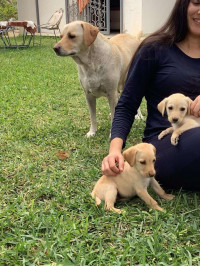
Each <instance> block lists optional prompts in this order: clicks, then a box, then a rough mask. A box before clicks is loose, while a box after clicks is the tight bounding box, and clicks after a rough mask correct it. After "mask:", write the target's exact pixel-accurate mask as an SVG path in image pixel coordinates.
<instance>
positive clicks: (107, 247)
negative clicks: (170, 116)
mask: <svg viewBox="0 0 200 266" xmlns="http://www.w3.org/2000/svg"><path fill="white" fill-rule="evenodd" d="M54 43H55V41H54V39H53V38H44V39H43V40H42V46H41V47H31V48H28V49H7V50H5V49H1V50H0V62H1V67H0V77H1V83H0V108H1V112H0V142H1V143H0V144H1V146H0V147H1V153H0V182H1V186H0V265H200V247H199V243H200V230H199V229H200V221H199V211H200V208H199V203H200V195H199V193H198V194H197V193H192V192H185V191H170V192H172V193H174V194H175V195H176V197H175V199H174V200H173V201H171V202H166V201H164V200H161V199H159V197H158V196H157V195H155V194H154V193H153V192H152V191H151V192H150V193H151V194H152V195H153V197H154V198H155V199H156V200H157V201H158V202H159V204H160V205H161V206H162V207H163V208H165V209H166V210H167V212H166V213H161V212H159V211H154V210H151V209H149V208H148V207H147V206H146V205H145V204H144V203H143V202H142V201H141V200H140V199H139V198H134V199H132V200H129V201H127V202H120V203H118V204H117V207H119V208H122V209H124V210H125V211H126V212H125V213H124V214H123V215H118V214H116V213H109V212H105V211H104V208H103V205H102V206H100V207H99V208H97V207H96V206H95V204H94V201H93V200H92V199H91V197H90V192H91V190H92V187H93V185H94V182H95V181H96V180H97V179H98V178H99V177H100V176H101V161H102V159H103V158H104V156H105V155H106V154H107V152H108V147H109V131H110V111H109V107H108V102H107V100H106V99H105V98H100V99H98V102H97V118H98V132H97V135H96V136H95V137H94V138H90V139H87V138H86V137H85V134H86V133H87V131H88V130H89V124H90V121H89V111H88V108H87V105H86V101H85V97H84V93H83V90H82V89H81V86H80V84H79V81H78V76H77V69H76V65H75V63H74V62H73V60H72V59H71V58H60V57H57V56H56V55H55V54H54V52H53V49H52V47H53V45H54ZM142 112H143V114H144V115H146V110H145V102H143V104H142ZM144 125H145V122H144V121H143V120H137V121H136V122H135V124H134V127H133V129H132V131H131V133H130V135H129V138H128V141H127V147H129V146H131V145H133V144H136V143H138V142H140V141H141V139H142V132H143V129H144ZM60 150H62V151H66V152H67V153H68V154H69V158H68V159H66V160H60V159H59V158H58V156H57V153H58V151H60Z"/></svg>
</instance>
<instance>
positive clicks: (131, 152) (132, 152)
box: [123, 147, 138, 167]
mask: <svg viewBox="0 0 200 266" xmlns="http://www.w3.org/2000/svg"><path fill="white" fill-rule="evenodd" d="M137 151H138V150H137V149H136V148H135V147H130V148H129V149H127V150H125V151H124V152H123V156H124V159H125V160H126V161H127V162H128V163H129V164H130V166H131V167H133V166H134V164H135V157H136V153H137Z"/></svg>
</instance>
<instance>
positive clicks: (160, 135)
mask: <svg viewBox="0 0 200 266" xmlns="http://www.w3.org/2000/svg"><path fill="white" fill-rule="evenodd" d="M164 136H165V134H164V133H163V132H161V133H160V134H159V135H158V139H159V140H161V139H162V138H164Z"/></svg>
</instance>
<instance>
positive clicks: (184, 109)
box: [158, 93, 200, 145]
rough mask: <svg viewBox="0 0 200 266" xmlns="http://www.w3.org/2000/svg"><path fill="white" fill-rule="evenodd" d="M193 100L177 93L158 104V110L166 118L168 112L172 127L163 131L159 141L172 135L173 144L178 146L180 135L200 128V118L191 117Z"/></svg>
mask: <svg viewBox="0 0 200 266" xmlns="http://www.w3.org/2000/svg"><path fill="white" fill-rule="evenodd" d="M191 103H192V100H191V99H190V98H189V97H186V96H185V95H183V94H181V93H175V94H172V95H170V96H169V97H167V98H165V99H164V100H162V101H161V102H160V103H159V104H158V110H159V111H160V112H161V114H162V116H164V113H165V110H166V112H167V116H168V120H169V122H170V123H171V125H172V126H171V127H169V128H167V129H165V130H163V131H162V132H161V133H160V134H159V135H158V139H162V138H163V137H164V136H166V135H168V134H170V133H172V136H171V144H173V145H177V144H178V140H179V137H180V135H181V134H182V133H183V132H184V131H186V130H188V129H191V128H195V127H199V126H200V118H199V117H195V116H193V115H190V104H191Z"/></svg>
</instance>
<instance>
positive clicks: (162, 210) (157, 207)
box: [154, 205, 166, 213]
mask: <svg viewBox="0 0 200 266" xmlns="http://www.w3.org/2000/svg"><path fill="white" fill-rule="evenodd" d="M154 209H155V210H158V211H160V212H164V213H165V212H166V210H165V209H163V208H161V207H160V206H159V205H157V206H155V207H154Z"/></svg>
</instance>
